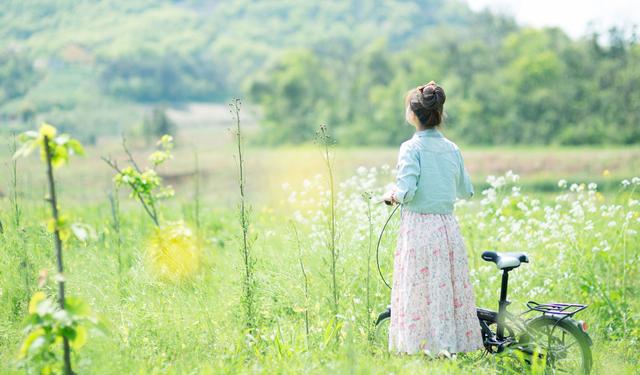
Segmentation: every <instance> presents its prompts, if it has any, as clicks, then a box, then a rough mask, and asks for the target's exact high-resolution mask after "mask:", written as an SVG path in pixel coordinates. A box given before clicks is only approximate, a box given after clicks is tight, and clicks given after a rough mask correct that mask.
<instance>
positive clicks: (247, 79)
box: [0, 0, 640, 145]
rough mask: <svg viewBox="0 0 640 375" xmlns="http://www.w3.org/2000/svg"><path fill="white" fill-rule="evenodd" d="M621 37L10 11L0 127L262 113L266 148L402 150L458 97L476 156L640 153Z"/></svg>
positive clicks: (341, 10) (413, 17)
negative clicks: (411, 126) (419, 124)
mask: <svg viewBox="0 0 640 375" xmlns="http://www.w3.org/2000/svg"><path fill="white" fill-rule="evenodd" d="M627 34H628V33H627V32H626V31H625V30H621V29H616V28H613V29H611V30H610V32H609V33H608V34H607V35H599V34H598V33H597V32H595V31H594V32H592V33H591V34H590V35H585V36H584V37H583V38H582V39H579V40H571V39H569V38H568V37H567V36H566V35H565V34H564V33H563V32H562V31H560V30H559V29H529V28H521V27H519V26H518V25H516V24H515V23H514V21H513V20H512V19H510V18H507V17H505V16H498V15H493V14H490V13H486V12H483V13H474V12H472V11H470V10H469V9H468V7H467V6H466V5H465V4H464V3H463V2H458V1H444V0H412V1H392V0H376V1H369V2H357V1H350V2H323V3H317V4H316V3H310V2H264V3H255V2H251V1H246V0H245V1H230V0H226V1H213V0H192V1H186V0H185V1H168V0H164V1H151V0H133V1H124V0H110V1H101V2H83V3H77V2H75V1H71V0H53V1H46V2H43V1H39V0H26V1H22V0H21V1H16V0H11V1H5V2H3V4H2V5H0V40H1V41H3V42H5V43H4V45H6V46H7V47H6V49H5V50H4V51H0V78H1V79H0V80H1V81H2V87H1V88H0V117H1V118H4V119H6V120H8V122H9V124H10V125H11V126H13V127H17V128H21V127H23V126H25V125H24V124H30V123H31V122H32V121H33V120H34V119H36V120H39V119H45V118H46V119H47V120H49V121H52V122H56V123H57V124H59V126H60V127H61V128H62V129H63V130H65V131H73V132H74V134H77V135H78V136H79V137H80V138H82V139H84V140H86V141H90V142H93V141H95V138H96V137H98V136H102V135H105V134H118V133H120V132H122V131H123V130H127V129H130V128H131V127H132V126H134V125H135V124H137V123H140V122H141V121H142V119H143V117H144V112H145V111H146V109H145V106H146V105H148V104H153V105H161V104H163V103H170V104H172V105H181V104H183V103H186V102H190V101H202V102H222V101H225V100H227V98H230V97H231V96H234V95H235V96H237V95H240V94H241V95H242V96H243V97H246V98H247V103H248V104H249V105H254V106H259V108H260V112H261V113H262V118H261V119H260V121H261V124H262V125H263V130H264V131H263V133H262V134H263V136H262V137H261V138H260V139H262V140H264V142H266V143H268V144H282V143H300V142H305V141H310V140H311V139H312V138H313V134H314V128H315V126H316V124H318V123H321V122H326V123H330V124H332V125H333V126H332V129H333V130H335V133H336V134H337V135H338V139H340V141H341V142H342V143H343V144H372V143H373V144H389V145H390V144H394V145H395V144H397V143H398V142H400V141H401V140H403V139H404V138H405V137H406V135H405V132H404V131H403V129H402V127H401V126H400V125H401V124H402V123H403V122H404V121H403V117H402V114H403V111H402V105H403V104H402V99H403V96H404V94H405V93H406V91H407V90H408V89H409V88H411V87H415V86H416V85H418V84H421V83H424V82H426V81H428V80H431V79H435V80H436V81H438V82H439V83H441V84H442V85H444V87H445V88H446V91H447V94H448V97H449V100H448V103H447V105H446V108H447V111H448V114H449V117H448V120H447V124H446V127H448V128H450V129H451V132H452V133H454V134H455V138H456V139H457V140H459V141H464V142H466V143H476V144H516V143H527V144H531V143H535V144H549V143H557V144H602V143H604V144H631V143H637V142H638V141H639V140H640V130H638V129H640V128H639V127H638V123H639V122H640V119H639V118H638V113H640V107H638V105H639V104H638V103H640V98H639V97H638V90H636V89H635V87H636V86H637V85H638V82H639V80H640V75H639V74H638V71H637V69H635V67H636V66H637V65H639V64H640V47H639V46H638V45H637V40H636V36H634V35H635V34H632V36H630V37H628V36H627Z"/></svg>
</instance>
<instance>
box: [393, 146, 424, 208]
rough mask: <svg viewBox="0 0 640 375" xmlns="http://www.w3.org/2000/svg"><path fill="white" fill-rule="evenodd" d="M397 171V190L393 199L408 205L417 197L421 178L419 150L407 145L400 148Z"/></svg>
mask: <svg viewBox="0 0 640 375" xmlns="http://www.w3.org/2000/svg"><path fill="white" fill-rule="evenodd" d="M397 171H398V173H397V175H396V188H395V190H394V191H393V193H392V197H393V200H394V201H395V202H397V203H406V202H408V201H410V200H411V199H412V198H413V196H414V195H415V193H416V189H417V188H418V178H419V177H420V155H419V153H418V150H415V149H413V148H412V147H410V146H409V145H408V144H407V143H403V144H402V146H400V152H399V154H398V166H397Z"/></svg>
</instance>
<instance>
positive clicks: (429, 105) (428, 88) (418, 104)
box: [405, 81, 447, 127]
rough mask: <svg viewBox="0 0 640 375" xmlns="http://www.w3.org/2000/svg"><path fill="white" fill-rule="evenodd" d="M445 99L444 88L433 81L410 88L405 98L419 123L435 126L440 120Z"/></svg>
mask: <svg viewBox="0 0 640 375" xmlns="http://www.w3.org/2000/svg"><path fill="white" fill-rule="evenodd" d="M445 100H447V96H446V95H445V93H444V89H443V88H442V87H440V86H438V84H436V83H435V81H431V82H429V83H427V84H426V85H422V86H418V87H416V88H415V89H412V90H410V91H409V93H408V94H407V96H406V99H405V101H406V103H407V105H408V106H409V107H410V108H411V110H412V111H413V113H415V115H416V117H417V118H418V120H419V121H420V123H421V124H422V125H423V126H427V127H432V126H436V125H439V124H440V123H441V122H442V113H443V107H444V102H445Z"/></svg>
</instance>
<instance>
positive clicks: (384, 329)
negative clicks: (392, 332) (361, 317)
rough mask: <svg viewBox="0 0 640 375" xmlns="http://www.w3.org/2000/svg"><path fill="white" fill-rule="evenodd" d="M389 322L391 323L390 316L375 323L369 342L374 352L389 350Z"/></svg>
mask: <svg viewBox="0 0 640 375" xmlns="http://www.w3.org/2000/svg"><path fill="white" fill-rule="evenodd" d="M389 324H391V317H386V318H383V319H381V320H380V321H378V324H376V328H375V330H374V332H373V339H372V342H371V344H372V349H373V350H374V352H377V353H387V352H388V351H389Z"/></svg>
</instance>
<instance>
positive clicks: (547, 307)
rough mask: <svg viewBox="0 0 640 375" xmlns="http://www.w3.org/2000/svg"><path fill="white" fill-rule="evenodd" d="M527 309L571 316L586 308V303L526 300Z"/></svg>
mask: <svg viewBox="0 0 640 375" xmlns="http://www.w3.org/2000/svg"><path fill="white" fill-rule="evenodd" d="M527 308H529V311H532V310H535V311H540V312H542V313H544V314H549V315H562V316H573V315H575V314H576V313H578V312H580V311H582V310H584V309H586V308H587V305H582V304H579V303H538V302H534V301H529V302H527Z"/></svg>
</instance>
